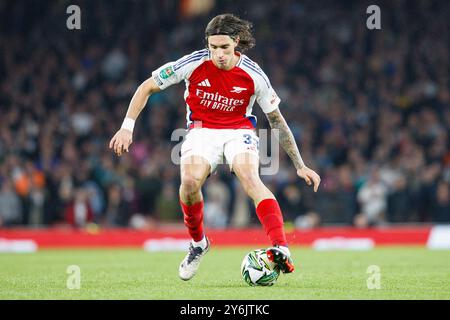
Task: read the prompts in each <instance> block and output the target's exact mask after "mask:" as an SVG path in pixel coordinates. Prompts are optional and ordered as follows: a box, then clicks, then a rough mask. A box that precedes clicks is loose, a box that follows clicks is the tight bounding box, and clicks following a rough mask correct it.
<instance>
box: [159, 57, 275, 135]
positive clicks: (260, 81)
mask: <svg viewBox="0 0 450 320" xmlns="http://www.w3.org/2000/svg"><path fill="white" fill-rule="evenodd" d="M237 54H239V62H238V63H237V64H236V66H235V67H234V68H233V69H231V70H221V69H219V68H217V67H216V66H215V65H214V64H213V62H212V60H211V56H210V53H209V50H208V49H203V50H199V51H195V52H193V53H191V54H189V55H186V56H184V57H182V58H181V59H178V60H177V61H175V62H169V63H166V64H165V65H163V66H162V67H160V68H159V69H157V70H155V71H154V72H153V73H152V77H153V80H154V81H155V82H156V84H157V85H158V86H159V88H160V89H161V90H164V89H166V88H167V87H169V86H171V85H173V84H176V83H179V82H181V80H184V81H185V83H186V91H185V93H184V99H185V101H186V111H187V115H186V120H187V127H188V128H193V127H194V126H197V124H200V123H201V126H202V127H203V128H213V129H253V128H255V127H256V117H255V116H254V115H252V108H253V104H254V103H255V100H256V101H257V102H258V104H259V105H260V107H261V108H262V110H263V111H264V112H265V113H269V112H272V111H274V110H275V109H277V108H278V105H279V103H280V99H279V98H278V96H277V94H276V93H275V91H274V90H273V88H272V86H271V84H270V81H269V79H268V78H267V76H266V74H265V73H264V72H263V71H262V70H261V68H260V67H259V66H258V64H257V63H255V62H253V61H252V60H250V58H248V57H247V56H246V55H244V54H241V53H239V52H237Z"/></svg>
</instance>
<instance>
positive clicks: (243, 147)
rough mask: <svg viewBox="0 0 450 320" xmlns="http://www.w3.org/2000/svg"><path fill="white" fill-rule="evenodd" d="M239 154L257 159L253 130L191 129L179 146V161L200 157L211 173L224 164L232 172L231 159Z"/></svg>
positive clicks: (257, 146) (257, 150)
mask: <svg viewBox="0 0 450 320" xmlns="http://www.w3.org/2000/svg"><path fill="white" fill-rule="evenodd" d="M240 153H250V154H254V155H255V156H256V157H258V159H259V138H258V136H257V135H256V132H255V130H252V129H210V128H193V129H191V130H189V132H188V134H187V135H186V137H185V140H184V142H183V144H182V145H181V161H183V160H184V159H185V158H187V157H190V156H194V155H195V156H201V157H203V158H205V159H206V160H207V161H208V162H209V164H210V165H211V173H213V172H214V171H215V170H216V168H217V165H218V164H224V163H228V165H229V166H230V170H232V169H233V168H232V164H233V159H234V157H235V156H236V155H237V154H240ZM224 160H226V162H224Z"/></svg>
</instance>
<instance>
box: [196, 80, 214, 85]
mask: <svg viewBox="0 0 450 320" xmlns="http://www.w3.org/2000/svg"><path fill="white" fill-rule="evenodd" d="M198 86H199V87H211V83H209V80H208V79H205V80H203V81H202V82H200V83H199V84H198Z"/></svg>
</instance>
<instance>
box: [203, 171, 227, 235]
mask: <svg viewBox="0 0 450 320" xmlns="http://www.w3.org/2000/svg"><path fill="white" fill-rule="evenodd" d="M204 197H205V207H204V215H205V216H204V222H205V225H206V226H209V227H212V228H225V227H226V226H227V224H228V221H227V219H228V201H229V199H230V191H229V190H228V187H227V185H226V184H225V183H224V182H222V181H221V180H220V178H219V175H218V174H213V175H211V176H210V177H209V178H208V180H207V181H206V183H205V185H204Z"/></svg>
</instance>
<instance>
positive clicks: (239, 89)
mask: <svg viewBox="0 0 450 320" xmlns="http://www.w3.org/2000/svg"><path fill="white" fill-rule="evenodd" d="M244 90H247V88H241V87H233V90H231V91H230V92H234V93H241V92H242V91H244Z"/></svg>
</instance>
